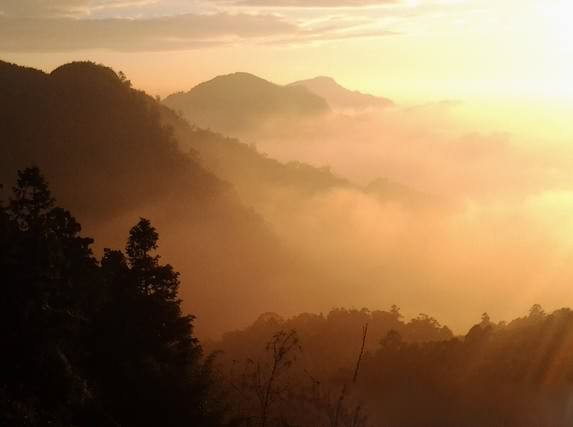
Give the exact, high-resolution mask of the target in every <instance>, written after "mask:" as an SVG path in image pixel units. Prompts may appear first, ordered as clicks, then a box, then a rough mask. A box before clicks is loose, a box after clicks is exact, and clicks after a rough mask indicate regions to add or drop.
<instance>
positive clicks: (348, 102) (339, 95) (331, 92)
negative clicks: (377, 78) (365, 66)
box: [289, 76, 394, 111]
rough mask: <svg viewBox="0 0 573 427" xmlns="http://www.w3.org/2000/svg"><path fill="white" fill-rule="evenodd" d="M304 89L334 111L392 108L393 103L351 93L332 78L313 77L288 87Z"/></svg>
mask: <svg viewBox="0 0 573 427" xmlns="http://www.w3.org/2000/svg"><path fill="white" fill-rule="evenodd" d="M301 86H302V87H305V88H307V89H308V90H309V91H310V92H312V93H314V94H315V95H318V96H320V97H321V98H323V99H325V100H326V102H328V105H330V107H331V108H332V109H334V110H355V111H361V110H368V109H379V108H387V107H392V106H393V105H394V102H392V101H391V100H390V99H388V98H381V97H378V96H373V95H368V94H365V93H361V92H358V91H352V90H349V89H346V88H345V87H343V86H341V85H340V84H338V83H337V82H336V80H334V79H333V78H332V77H324V76H321V77H315V78H313V79H308V80H300V81H298V82H294V83H291V84H290V85H289V87H301Z"/></svg>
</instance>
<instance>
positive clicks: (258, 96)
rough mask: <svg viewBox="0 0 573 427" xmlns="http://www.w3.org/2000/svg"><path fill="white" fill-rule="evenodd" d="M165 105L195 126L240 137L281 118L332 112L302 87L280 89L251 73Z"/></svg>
mask: <svg viewBox="0 0 573 427" xmlns="http://www.w3.org/2000/svg"><path fill="white" fill-rule="evenodd" d="M164 104H165V105H167V106H168V107H170V108H171V109H173V110H175V111H177V112H179V113H181V114H182V115H183V117H185V118H186V119H188V120H189V121H190V122H191V123H193V124H195V125H197V126H199V127H203V128H212V129H214V130H217V131H220V132H229V133H236V132H241V131H244V130H249V129H252V128H254V127H256V126H257V125H258V124H260V123H261V122H263V121H265V120H268V119H273V118H277V117H281V118H284V117H287V118H293V117H294V118H296V117H308V116H315V115H320V114H323V113H327V112H329V111H330V107H329V106H328V103H327V102H326V101H325V100H324V99H323V98H321V97H320V96H318V95H315V94H313V93H312V92H310V91H309V90H308V89H306V88H305V87H302V86H294V87H291V86H279V85H276V84H274V83H271V82H269V81H267V80H264V79H261V78H259V77H257V76H254V75H252V74H248V73H234V74H228V75H225V76H219V77H215V78H214V79H212V80H209V81H207V82H204V83H201V84H199V85H197V86H195V87H194V88H193V89H191V90H190V91H189V92H185V93H184V92H180V93H176V94H173V95H170V96H168V97H167V98H165V100H164Z"/></svg>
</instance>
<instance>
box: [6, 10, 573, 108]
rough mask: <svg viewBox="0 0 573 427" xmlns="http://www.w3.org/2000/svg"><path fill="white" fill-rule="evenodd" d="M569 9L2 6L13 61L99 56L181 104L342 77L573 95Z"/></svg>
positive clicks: (524, 94) (465, 94)
mask: <svg viewBox="0 0 573 427" xmlns="http://www.w3.org/2000/svg"><path fill="white" fill-rule="evenodd" d="M572 16H573V4H572V3H571V2H570V1H568V0H495V1H494V0H210V1H205V0H0V58H2V59H4V60H8V61H13V62H17V63H20V64H24V65H30V66H35V67H40V68H42V69H45V70H50V69H52V68H53V67H55V66H57V65H60V64H61V63H63V62H66V61H70V60H75V59H91V60H94V61H96V62H102V63H105V64H107V65H110V66H112V67H113V68H115V69H116V70H123V71H124V72H125V73H126V74H127V75H128V77H130V78H131V79H132V81H133V82H134V83H135V85H136V86H138V87H140V88H143V89H145V90H147V91H148V92H150V93H151V94H160V95H167V94H169V93H171V92H173V91H176V90H183V89H185V90H186V89H189V88H190V87H191V86H193V85H194V84H196V83H198V82H200V81H203V80H206V79H209V78H211V77H213V76H214V75H217V74H222V73H228V72H233V71H238V70H240V71H249V72H252V73H255V74H258V75H260V76H261V77H265V78H267V79H270V80H272V81H275V82H278V83H287V82H289V81H292V80H296V79H302V78H309V77H312V76H315V75H330V76H333V77H335V78H337V79H338V80H339V81H340V82H341V83H342V84H344V85H346V86H348V87H351V88H354V89H360V90H363V91H367V92H371V93H375V94H379V95H385V96H390V97H393V98H395V99H398V100H437V99H471V98H473V99H503V100H505V101H508V100H513V99H517V100H523V99H527V100H540V99H542V100H551V101H552V102H553V101H554V100H559V101H560V102H561V101H567V102H569V101H570V100H572V99H573V86H572V85H571V84H570V78H571V77H570V76H572V75H573V26H572V25H571V24H570V18H571V17H572Z"/></svg>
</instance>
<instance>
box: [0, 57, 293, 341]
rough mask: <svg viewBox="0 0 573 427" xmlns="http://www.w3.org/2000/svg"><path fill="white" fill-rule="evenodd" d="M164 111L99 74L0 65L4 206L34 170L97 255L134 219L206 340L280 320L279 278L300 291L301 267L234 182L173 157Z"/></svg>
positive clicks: (122, 82)
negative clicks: (172, 274)
mask: <svg viewBox="0 0 573 427" xmlns="http://www.w3.org/2000/svg"><path fill="white" fill-rule="evenodd" d="M163 109H164V107H162V106H161V105H160V104H158V103H157V102H156V101H155V100H154V99H153V98H151V97H149V96H148V95H146V94H145V93H143V92H141V91H137V90H134V89H133V88H131V86H130V83H129V81H127V80H126V79H125V78H121V77H120V76H118V75H117V74H116V73H115V72H114V71H113V70H112V69H110V68H107V67H104V66H100V65H96V64H93V63H89V62H79V63H71V64H66V65H63V66H61V67H59V68H57V69H55V70H54V71H52V72H51V73H49V74H48V73H44V72H42V71H39V70H34V69H31V68H24V67H19V66H17V65H14V64H9V63H6V62H0V117H2V119H1V120H0V204H1V203H2V202H3V201H6V199H7V198H8V197H9V189H10V188H11V187H12V185H13V183H14V180H15V178H16V171H17V170H18V169H23V168H26V167H29V166H33V165H35V166H38V167H39V168H40V170H41V171H42V173H43V174H44V175H45V176H46V178H47V180H48V182H49V184H50V188H51V189H52V190H53V194H54V196H55V197H56V199H57V200H58V203H60V204H61V205H63V206H66V207H67V208H69V209H70V210H71V211H72V212H73V213H74V215H75V216H76V218H78V220H79V221H81V223H82V225H83V226H84V229H85V232H86V233H88V234H90V235H93V236H94V237H95V238H96V242H95V250H96V251H99V252H101V251H102V250H103V248H105V247H120V245H122V244H123V243H124V242H123V240H124V236H125V234H126V233H127V231H128V230H129V228H130V227H131V225H132V224H134V223H135V222H137V220H138V218H139V217H145V218H148V219H150V220H151V221H152V222H153V224H154V225H155V226H156V227H157V229H158V230H159V232H160V233H161V241H160V247H161V252H162V254H163V256H164V257H165V259H167V260H169V262H170V263H173V264H174V265H178V266H181V269H180V270H181V272H182V288H181V296H182V299H183V301H184V307H185V309H186V310H188V311H190V312H193V313H194V314H196V315H197V316H198V322H197V325H198V330H199V334H200V335H202V336H205V335H210V336H212V335H216V334H217V333H221V332H222V331H225V330H229V329H230V328H231V327H235V326H236V325H237V324H244V323H245V322H246V321H248V320H250V319H252V317H253V316H254V315H255V314H256V313H260V312H262V311H266V310H268V306H269V305H270V306H274V308H273V309H280V307H276V301H277V299H276V292H277V291H276V289H275V288H276V286H278V285H275V283H276V282H277V281H276V277H280V278H281V285H283V286H285V289H290V288H292V289H293V292H296V291H295V289H296V286H295V285H294V283H295V279H294V278H293V274H291V273H290V271H291V270H292V269H293V268H295V267H293V266H296V265H298V264H297V262H298V261H297V260H296V259H293V257H292V256H290V255H289V254H288V253H287V252H286V251H285V250H284V249H283V248H282V246H281V245H280V243H279V241H278V239H277V238H276V236H275V235H274V234H273V232H272V230H270V228H269V227H268V225H267V224H266V223H265V222H264V220H263V219H262V218H261V216H260V215H258V214H257V213H256V212H255V211H254V210H253V209H252V208H250V207H248V206H246V205H245V204H244V203H243V202H242V201H241V200H240V199H239V197H238V196H237V194H236V191H235V190H234V188H233V186H232V185H231V184H230V183H227V182H225V181H223V180H222V179H220V178H219V177H217V176H216V175H215V174H214V173H213V172H211V171H208V170H207V169H206V168H205V167H204V166H203V164H202V163H201V159H200V156H198V155H188V154H186V153H183V152H182V151H181V150H180V149H179V147H178V146H177V142H176V140H175V138H174V135H173V130H172V129H170V128H169V127H167V126H165V125H164V124H163V123H162V119H161V110H163ZM2 184H3V188H2ZM299 282H302V280H300V277H299V279H298V280H296V283H299ZM237 301H241V303H240V304H237V303H236V302H237ZM221 313H225V315H221Z"/></svg>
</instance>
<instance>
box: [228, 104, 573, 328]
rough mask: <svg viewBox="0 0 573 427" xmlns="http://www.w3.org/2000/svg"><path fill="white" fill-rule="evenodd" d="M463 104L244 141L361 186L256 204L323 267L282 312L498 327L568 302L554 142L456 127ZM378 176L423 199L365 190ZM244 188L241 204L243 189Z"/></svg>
mask: <svg viewBox="0 0 573 427" xmlns="http://www.w3.org/2000/svg"><path fill="white" fill-rule="evenodd" d="M463 108H464V105H463V104H461V103H458V102H443V103H437V104H427V105H422V106H417V107H409V108H401V107H398V108H389V109H385V110H381V111H369V112H364V113H356V114H348V113H346V114H342V113H333V114H329V115H326V116H324V117H323V118H322V119H313V120H312V121H310V120H309V121H303V120H297V121H290V122H289V121H284V120H278V121H273V122H266V123H265V124H263V125H262V126H261V127H260V128H258V129H256V130H252V131H251V132H250V133H246V134H242V135H240V136H241V138H242V139H243V140H245V141H249V142H251V143H255V144H256V146H257V147H258V150H259V151H261V152H264V153H267V154H268V155H269V156H270V157H273V158H278V159H280V160H282V161H293V160H296V161H301V162H307V163H309V164H312V165H315V166H321V167H324V166H327V167H329V168H330V169H331V170H332V171H333V172H334V173H335V174H337V175H338V176H341V177H345V178H348V179H349V180H351V181H352V182H354V183H355V184H356V186H355V187H352V188H350V187H344V188H342V187H341V188H330V189H328V190H326V191H321V192H318V193H314V194H312V195H309V194H306V193H300V192H297V191H293V190H292V189H290V188H286V187H279V188H271V189H268V190H269V193H268V194H269V196H268V197H266V198H265V199H264V200H261V199H260V198H259V199H257V200H256V201H255V209H256V211H257V212H259V213H260V214H261V215H262V216H263V218H265V220H266V221H268V222H269V223H270V225H271V228H272V230H273V231H274V232H275V233H276V234H277V235H278V236H279V238H280V240H281V241H282V242H284V243H285V245H286V246H287V247H288V248H290V249H291V250H292V251H293V252H294V253H297V254H298V255H301V256H302V258H303V259H305V260H306V261H307V262H308V263H309V264H311V265H313V266H316V267H317V268H318V269H319V270H320V275H321V280H320V281H316V279H313V280H314V281H313V282H309V283H305V284H304V286H303V287H304V288H307V289H312V291H310V290H309V292H308V293H307V294H306V295H304V296H303V295H299V302H300V306H297V304H296V303H295V304H294V305H293V304H289V305H287V306H286V307H285V309H284V310H280V308H281V307H279V312H281V314H294V313H295V312H297V310H298V311H302V310H303V307H304V309H308V308H311V310H312V311H326V310H328V309H329V308H332V307H333V306H352V307H357V308H361V307H370V308H380V307H389V306H390V305H391V304H398V305H399V306H401V307H402V310H403V312H404V313H405V314H407V315H409V316H414V315H416V314H418V313H419V312H424V313H430V314H432V315H434V316H436V317H438V318H439V319H440V320H441V321H444V323H446V324H448V325H449V326H450V327H453V329H454V330H455V331H458V332H463V331H464V330H467V328H468V327H469V326H471V325H472V324H474V323H475V322H476V321H477V320H478V319H479V316H480V315H481V313H483V312H484V311H487V312H489V314H490V315H491V316H492V318H495V319H497V320H502V319H509V318H511V317H515V316H516V315H518V314H519V313H523V312H524V311H527V309H528V307H530V306H532V305H533V304H535V303H539V304H542V305H543V306H544V307H547V308H549V309H553V308H558V307H561V306H563V305H567V304H568V303H569V302H570V301H571V300H572V299H573V289H572V288H571V286H570V283H571V281H572V279H573V268H572V266H571V262H570V259H571V256H572V255H573V251H572V250H573V228H572V226H573V221H572V218H571V217H570V215H568V214H567V213H568V212H570V208H571V207H573V192H571V190H570V188H571V182H572V181H571V174H570V170H571V168H570V167H569V166H570V162H569V161H568V159H567V158H566V157H564V155H563V154H564V151H565V150H564V148H563V146H562V145H559V144H558V143H557V142H554V143H551V142H550V141H549V142H547V143H546V144H545V145H543V146H541V145H537V146H536V145H535V144H532V143H528V142H527V137H526V136H525V135H516V134H511V133H509V132H505V131H503V129H501V130H500V129H497V130H496V129H491V130H486V131H483V128H487V127H486V126H483V127H482V131H481V132H476V131H474V129H475V123H474V124H472V125H470V124H468V123H464V122H463V121H462V120H461V119H460V114H459V109H463ZM472 126H473V128H472ZM379 177H383V178H385V179H388V180H389V181H390V182H396V183H400V184H404V185H406V186H407V187H409V189H411V190H412V191H419V192H421V193H422V194H419V196H420V197H427V200H426V199H424V200H425V201H424V203H423V206H419V205H416V204H414V205H412V204H411V203H403V200H400V198H397V199H394V200H393V199H392V198H390V199H388V198H385V197H383V196H377V195H376V194H374V193H372V192H367V191H364V190H363V188H364V187H365V186H366V185H367V184H368V183H370V182H371V181H373V180H375V179H377V178H379ZM409 189H408V188H405V191H409ZM239 193H242V196H243V198H246V199H247V200H250V198H249V190H248V189H246V188H242V189H240V191H239ZM414 194H418V193H414ZM428 200H429V201H428ZM302 280H303V281H304V279H302ZM285 311H286V313H285Z"/></svg>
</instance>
